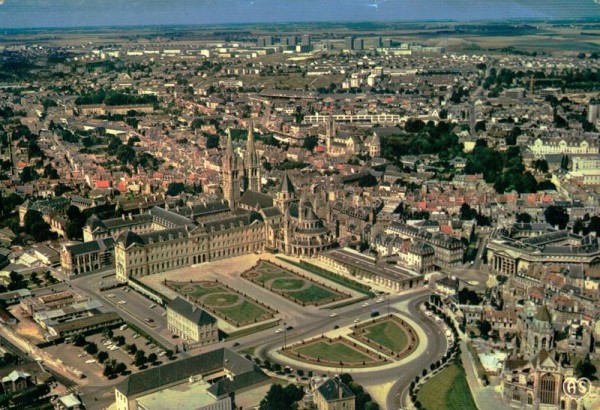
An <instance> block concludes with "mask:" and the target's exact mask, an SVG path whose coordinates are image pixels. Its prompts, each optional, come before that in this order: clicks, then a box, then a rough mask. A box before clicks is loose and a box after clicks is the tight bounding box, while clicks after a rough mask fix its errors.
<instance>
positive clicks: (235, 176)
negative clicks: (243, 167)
mask: <svg viewBox="0 0 600 410" xmlns="http://www.w3.org/2000/svg"><path fill="white" fill-rule="evenodd" d="M221 171H222V183H223V196H224V198H225V199H226V200H227V202H228V203H229V207H230V208H231V209H234V208H235V206H236V204H237V201H238V200H239V199H240V168H239V166H238V161H237V155H236V154H235V152H233V143H232V142H231V131H230V130H227V147H226V148H225V156H224V157H223V165H222V166H221Z"/></svg>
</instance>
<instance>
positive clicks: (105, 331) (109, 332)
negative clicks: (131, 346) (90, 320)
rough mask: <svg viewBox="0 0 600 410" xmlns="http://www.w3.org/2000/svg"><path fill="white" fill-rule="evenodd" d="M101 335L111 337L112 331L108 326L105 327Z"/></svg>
mask: <svg viewBox="0 0 600 410" xmlns="http://www.w3.org/2000/svg"><path fill="white" fill-rule="evenodd" d="M102 335H103V336H104V337H107V338H109V339H111V338H112V337H113V336H114V332H113V330H112V329H111V328H110V327H105V328H104V330H103V331H102Z"/></svg>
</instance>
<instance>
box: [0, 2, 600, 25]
mask: <svg viewBox="0 0 600 410" xmlns="http://www.w3.org/2000/svg"><path fill="white" fill-rule="evenodd" d="M599 3H600V0H0V28H14V27H73V26H107V25H148V24H152V25H153V24H220V23H257V22H300V21H385V20H478V19H486V20H489V19H492V20H495V19H506V18H543V19H563V18H581V17H594V18H600V4H599Z"/></svg>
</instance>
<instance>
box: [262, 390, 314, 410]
mask: <svg viewBox="0 0 600 410" xmlns="http://www.w3.org/2000/svg"><path fill="white" fill-rule="evenodd" d="M303 397H304V390H303V389H302V388H301V387H298V386H296V385H294V384H289V385H287V386H286V387H285V388H283V387H281V385H279V384H273V385H271V388H270V389H269V391H268V392H267V395H266V396H265V397H264V398H263V399H262V400H261V402H260V410H279V409H292V410H293V409H297V408H298V404H297V402H298V401H300V400H302V398H303Z"/></svg>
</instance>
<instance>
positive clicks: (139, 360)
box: [134, 350, 148, 367]
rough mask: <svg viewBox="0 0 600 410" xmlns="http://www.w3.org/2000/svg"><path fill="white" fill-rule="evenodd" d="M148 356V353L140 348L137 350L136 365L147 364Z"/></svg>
mask: <svg viewBox="0 0 600 410" xmlns="http://www.w3.org/2000/svg"><path fill="white" fill-rule="evenodd" d="M147 361H148V358H147V357H146V353H145V352H144V351H143V350H138V351H137V352H135V362H134V363H135V365H136V366H137V367H142V366H143V365H145V364H146V362H147Z"/></svg>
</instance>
